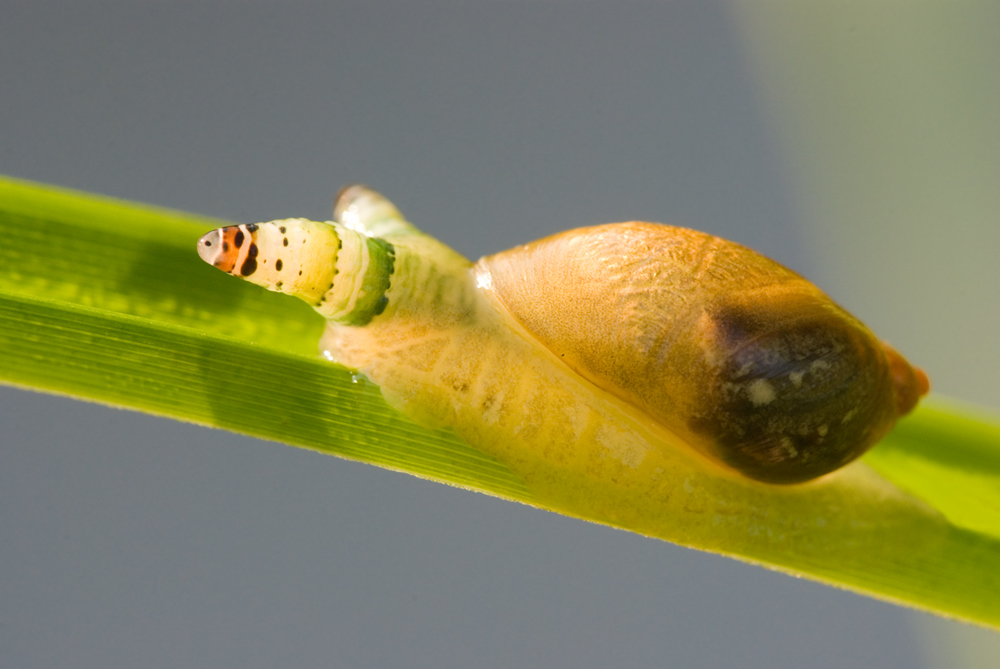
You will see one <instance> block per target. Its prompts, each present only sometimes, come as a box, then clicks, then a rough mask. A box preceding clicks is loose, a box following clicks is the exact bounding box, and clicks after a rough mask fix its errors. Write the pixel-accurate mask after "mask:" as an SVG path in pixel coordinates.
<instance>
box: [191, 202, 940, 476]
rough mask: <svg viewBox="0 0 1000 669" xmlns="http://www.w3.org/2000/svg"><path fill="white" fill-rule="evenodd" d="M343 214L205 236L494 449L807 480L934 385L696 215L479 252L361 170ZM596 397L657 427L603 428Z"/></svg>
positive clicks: (440, 420) (206, 243)
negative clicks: (580, 448) (596, 447)
mask: <svg viewBox="0 0 1000 669" xmlns="http://www.w3.org/2000/svg"><path fill="white" fill-rule="evenodd" d="M334 218H335V221H333V222H325V223H320V222H312V221H307V220H304V219H286V220H278V221H273V222H270V223H261V224H245V225H237V226H231V227H226V228H220V229H218V230H214V231H212V232H209V233H208V234H206V235H205V236H203V237H202V238H201V239H200V240H199V242H198V251H199V254H200V256H201V258H202V259H203V260H205V261H206V262H208V263H209V264H211V265H213V266H215V267H216V268H218V269H220V270H222V271H224V272H228V273H230V274H232V275H235V276H239V277H241V278H243V279H245V280H247V281H250V282H252V283H255V284H258V285H261V286H263V287H265V288H268V289H270V290H273V291H279V292H282V293H287V294H289V295H295V296H296V297H299V298H301V299H303V300H305V301H306V302H308V303H309V304H310V305H312V306H313V307H314V308H315V310H316V311H317V312H319V313H320V314H321V315H322V316H323V317H325V318H326V319H327V321H328V325H327V330H326V332H325V334H324V336H323V339H322V341H321V346H320V348H321V351H322V352H323V353H324V354H325V355H326V357H328V358H329V359H331V360H333V361H335V362H338V363H340V364H343V365H344V366H346V367H349V368H352V369H354V370H359V371H361V372H363V373H364V374H366V375H367V376H368V377H369V378H371V380H372V381H374V382H375V383H377V384H379V386H380V387H381V388H382V391H383V394H384V395H385V396H386V398H387V399H388V400H389V401H390V403H392V404H394V405H395V406H397V407H399V408H400V409H402V410H403V411H405V412H406V413H408V414H409V415H411V416H412V417H414V418H416V419H417V420H418V421H420V422H424V423H426V424H430V425H448V426H451V427H453V428H454V429H455V430H456V432H458V433H459V434H460V435H461V436H463V437H464V438H466V439H467V440H468V441H470V442H471V443H473V444H476V445H481V446H482V447H483V448H484V449H487V450H489V449H493V452H498V449H499V448H500V447H499V446H498V444H499V443H500V442H501V441H502V440H503V439H509V438H512V437H523V438H525V439H528V440H529V441H532V443H535V444H537V445H538V446H537V447H538V448H539V449H543V450H544V451H545V452H546V453H551V456H550V457H551V458H553V459H554V460H558V459H559V458H568V457H576V456H570V455H565V454H562V453H561V452H560V449H562V448H563V447H564V446H565V448H566V449H568V450H567V453H568V452H570V451H571V450H572V448H573V447H572V443H576V442H575V441H574V440H585V439H586V440H589V442H590V443H600V444H604V448H605V449H606V453H613V454H615V457H617V458H619V460H620V461H621V462H624V463H626V464H628V463H630V462H631V463H633V465H634V462H636V461H638V460H641V459H642V458H643V457H645V456H644V454H645V453H647V452H648V451H649V450H650V449H657V448H668V447H670V448H672V447H674V446H677V447H679V448H681V449H688V450H690V451H691V452H693V453H696V454H698V455H697V457H700V458H703V459H704V460H705V461H706V462H710V463H713V464H712V465H711V466H713V467H716V468H717V469H718V471H720V472H726V473H728V474H729V475H734V476H738V477H745V478H746V479H752V480H755V481H759V482H763V483H767V484H793V483H802V482H806V481H810V480H813V479H816V478H818V477H822V476H823V475H825V474H828V473H830V472H833V471H835V470H837V469H839V468H841V467H843V466H844V465H846V464H847V463H849V462H851V461H853V460H855V459H856V458H858V457H859V456H860V455H862V454H863V453H864V452H865V451H866V450H868V449H869V448H870V447H871V446H873V445H874V444H875V443H876V442H877V441H878V440H879V439H880V438H882V437H883V436H884V435H885V434H886V433H887V432H888V431H889V430H890V429H891V428H892V426H893V425H894V423H895V421H896V420H897V418H899V417H900V416H903V415H904V414H906V413H908V412H909V411H910V410H912V409H913V408H914V406H915V405H916V403H917V401H918V400H919V398H920V397H921V396H923V395H924V394H926V393H927V392H928V389H929V383H928V380H927V377H926V375H925V374H924V373H923V372H922V371H921V370H920V369H917V368H915V367H912V366H911V365H910V364H909V363H908V362H907V361H906V360H905V359H904V358H903V357H902V356H901V355H900V354H899V353H897V352H896V351H895V350H894V349H893V348H892V347H890V346H889V345H887V344H884V343H882V342H880V341H879V340H878V339H877V338H876V337H875V335H874V334H872V332H871V331H869V330H868V329H867V328H866V327H865V326H864V325H863V324H862V323H861V322H859V321H858V320H857V319H856V318H854V317H853V316H851V315H850V314H849V313H847V312H846V311H845V310H844V309H842V308H841V307H840V306H838V305H837V304H835V303H834V302H833V301H832V300H831V299H830V298H829V297H827V296H826V295H825V294H824V293H823V292H822V291H820V289H819V288H817V287H816V286H814V285H813V284H812V283H810V282H808V281H807V280H806V279H804V278H802V277H801V276H800V275H798V274H796V273H795V272H793V271H791V270H789V269H787V268H785V267H783V266H782V265H780V264H778V263H776V262H774V261H772V260H769V259H768V258H765V257H764V256H762V255H760V254H758V253H756V252H755V251H753V250H751V249H749V248H746V247H744V246H741V245H739V244H736V243H734V242H729V241H726V240H723V239H720V238H718V237H714V236H712V235H709V234H706V233H702V232H697V231H694V230H688V229H684V228H679V227H673V226H667V225H660V224H654V223H643V222H629V223H616V224H608V225H598V226H594V227H587V228H581V229H577V230H572V231H569V232H564V233H561V234H557V235H554V236H551V237H548V238H545V239H542V240H539V241H536V242H533V243H531V244H527V245H524V246H519V247H517V248H514V249H511V250H509V251H506V252H503V253H499V254H496V255H492V256H487V257H485V258H482V259H481V260H479V261H478V262H477V263H475V264H473V263H470V262H469V261H468V260H466V259H465V258H463V257H462V256H461V255H459V254H458V253H456V252H455V251H452V250H451V249H449V248H448V247H446V246H445V245H443V244H441V243H440V242H438V241H436V240H434V239H432V238H431V237H429V236H427V235H424V234H423V233H421V232H420V231H419V230H417V229H416V228H415V227H413V226H412V225H411V224H409V223H408V222H406V221H405V220H404V219H403V217H402V216H401V215H400V214H399V212H398V211H397V210H396V208H395V207H394V206H393V205H392V204H391V203H390V202H389V201H388V200H386V199H385V198H383V197H382V196H381V195H379V194H378V193H376V192H374V191H372V190H370V189H368V188H366V187H364V186H350V187H348V188H346V189H344V190H343V191H342V192H341V193H340V195H338V197H337V201H336V205H335V208H334ZM607 416H612V417H613V416H626V417H627V418H626V419H622V420H626V422H628V421H632V422H631V423H629V424H630V425H640V426H644V427H642V428H641V429H640V428H636V429H635V430H633V431H632V432H630V433H629V434H632V433H638V432H642V431H643V430H646V431H647V432H649V433H650V434H653V433H655V434H656V435H659V436H656V437H655V438H650V439H649V440H647V442H648V443H645V444H644V445H640V446H634V444H633V445H627V446H620V447H619V446H614V445H612V441H613V439H610V438H605V436H602V435H605V434H606V433H607V431H606V430H603V428H602V425H601V421H603V420H605V417H607ZM608 420H612V419H608ZM614 420H617V419H614ZM550 423H551V424H550ZM556 423H558V426H556ZM630 429H631V428H630ZM602 430H603V431H602ZM636 430H638V432H636ZM619 433H621V434H625V432H623V431H621V430H619ZM608 434H609V433H608ZM587 435H589V436H587ZM622 439H623V440H624V441H628V439H631V437H627V438H626V437H623V438H622ZM644 439H645V438H644ZM564 441H565V442H566V443H565V444H564V443H563V442H564ZM624 441H623V443H624ZM650 443H651V444H654V445H653V446H649V444H650ZM615 448H617V449H618V450H614V449H615ZM580 457H581V458H585V457H586V458H590V460H589V461H595V462H596V461H597V459H595V457H594V456H593V454H592V453H591V454H589V455H586V456H580ZM601 457H604V455H601ZM581 461H583V460H581Z"/></svg>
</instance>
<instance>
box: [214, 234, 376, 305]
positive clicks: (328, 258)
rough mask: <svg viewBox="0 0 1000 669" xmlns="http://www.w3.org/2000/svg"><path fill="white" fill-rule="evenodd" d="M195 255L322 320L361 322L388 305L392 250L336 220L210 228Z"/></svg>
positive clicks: (374, 238) (373, 238)
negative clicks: (306, 307) (308, 308)
mask: <svg viewBox="0 0 1000 669" xmlns="http://www.w3.org/2000/svg"><path fill="white" fill-rule="evenodd" d="M198 253H199V255H200V256H201V258H202V259H203V260H204V261H205V262H207V263H209V264H211V265H213V266H214V267H216V268H218V269H220V270H222V271H223V272H227V273H229V274H232V275H234V276H239V277H241V278H243V279H246V280H247V281H250V282H252V283H255V284H257V285H259V286H263V287H264V288H267V289H268V290H273V291H277V292H281V293H286V294H288V295H294V296H296V297H298V298H300V299H302V300H305V301H306V302H308V303H309V304H310V305H312V307H313V308H315V309H316V311H318V312H319V313H320V314H321V315H323V316H324V317H326V318H327V319H329V320H332V321H336V322H338V323H343V324H346V325H365V324H367V323H369V322H370V321H371V320H372V318H374V317H375V316H377V315H379V314H381V313H382V312H383V311H384V310H385V308H386V306H387V304H388V295H387V292H388V291H389V287H390V285H391V282H392V276H393V272H394V270H395V254H396V251H395V248H394V247H393V245H392V244H391V243H390V242H387V241H385V240H384V239H381V238H377V237H369V236H368V235H366V234H364V233H363V232H360V231H357V230H351V229H348V228H347V227H345V226H343V225H341V224H339V223H331V222H327V223H318V222H314V221H307V220H305V219H299V218H291V219H285V220H280V221H272V222H270V223H259V224H258V223H250V224H245V225H234V226H229V227H225V228H219V229H218V230H213V231H212V232H209V233H208V234H206V235H205V236H204V237H202V238H201V239H200V240H199V242H198Z"/></svg>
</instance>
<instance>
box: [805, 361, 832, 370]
mask: <svg viewBox="0 0 1000 669" xmlns="http://www.w3.org/2000/svg"><path fill="white" fill-rule="evenodd" d="M824 369H830V363H828V362H827V361H826V360H814V361H813V363H812V364H811V365H809V371H810V372H822V371H823V370H824Z"/></svg>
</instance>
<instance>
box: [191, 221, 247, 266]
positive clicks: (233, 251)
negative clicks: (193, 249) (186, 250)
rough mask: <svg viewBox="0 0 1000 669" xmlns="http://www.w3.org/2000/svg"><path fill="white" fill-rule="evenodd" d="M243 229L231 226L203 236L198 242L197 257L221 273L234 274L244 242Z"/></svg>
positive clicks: (238, 226)
mask: <svg viewBox="0 0 1000 669" xmlns="http://www.w3.org/2000/svg"><path fill="white" fill-rule="evenodd" d="M243 227H244V226H240V225H231V226H228V227H225V228H218V229H217V230H212V231H211V232H209V233H207V234H205V235H204V236H202V238H201V239H199V240H198V255H199V256H200V257H201V259H202V260H204V261H205V262H207V263H208V264H209V265H212V266H213V267H216V268H218V269H220V270H222V271H223V272H227V273H229V274H233V273H235V271H236V265H237V263H238V262H239V258H240V250H241V248H242V246H243V244H244V242H245V240H246V234H245V233H244V232H243V230H242V228H243Z"/></svg>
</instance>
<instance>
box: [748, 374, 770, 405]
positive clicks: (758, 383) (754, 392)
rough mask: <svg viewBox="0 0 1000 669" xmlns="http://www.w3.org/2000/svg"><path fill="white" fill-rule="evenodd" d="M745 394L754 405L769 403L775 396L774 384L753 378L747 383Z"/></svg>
mask: <svg viewBox="0 0 1000 669" xmlns="http://www.w3.org/2000/svg"><path fill="white" fill-rule="evenodd" d="M747 394H748V395H749V396H750V402H751V403H753V405H754V406H755V407H759V406H764V405H765V404H770V403H771V402H773V401H774V398H775V397H776V396H777V395H776V393H775V392H774V386H772V385H771V384H770V383H769V382H767V381H766V380H764V379H755V380H753V381H751V382H750V383H748V384H747Z"/></svg>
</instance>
